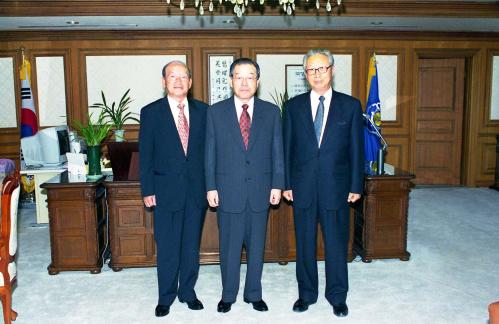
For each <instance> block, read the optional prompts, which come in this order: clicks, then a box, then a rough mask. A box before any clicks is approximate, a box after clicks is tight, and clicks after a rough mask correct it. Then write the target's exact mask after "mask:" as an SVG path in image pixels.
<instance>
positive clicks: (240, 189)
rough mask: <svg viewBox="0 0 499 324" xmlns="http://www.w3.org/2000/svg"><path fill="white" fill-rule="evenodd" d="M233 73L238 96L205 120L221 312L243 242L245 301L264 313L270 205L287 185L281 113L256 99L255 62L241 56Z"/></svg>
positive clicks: (235, 281) (232, 296)
mask: <svg viewBox="0 0 499 324" xmlns="http://www.w3.org/2000/svg"><path fill="white" fill-rule="evenodd" d="M229 75H230V86H231V87H232V90H233V92H234V95H233V96H232V97H231V98H229V99H226V100H224V101H221V102H219V103H216V104H214V105H213V106H211V107H210V108H209V109H208V116H207V121H206V158H205V170H206V171H205V172H206V190H207V199H208V203H209V205H210V206H211V207H213V208H215V207H217V219H218V226H219V239H220V268H221V273H222V287H223V288H222V298H221V300H220V302H219V303H218V306H217V311H218V312H221V313H226V312H228V311H230V309H231V306H232V304H233V303H234V302H235V301H236V298H237V294H238V291H239V274H240V267H241V251H242V247H243V245H244V246H245V248H246V257H247V272H246V282H245V285H244V301H245V302H246V303H251V304H252V306H253V308H254V309H255V310H257V311H261V312H263V311H267V310H268V307H267V304H266V303H265V301H264V300H263V298H262V284H261V278H262V269H263V254H264V247H265V232H266V229H267V216H268V209H269V205H270V204H272V205H277V204H278V203H279V200H280V198H281V189H282V188H283V187H284V160H283V147H282V129H281V116H280V113H279V108H277V106H275V105H273V104H271V103H269V102H266V101H263V100H260V99H258V98H256V97H255V93H256V90H257V88H258V83H259V78H260V67H259V66H258V64H257V63H256V62H254V61H253V60H251V59H248V58H239V59H237V60H235V61H234V62H233V63H232V65H231V66H230V72H229Z"/></svg>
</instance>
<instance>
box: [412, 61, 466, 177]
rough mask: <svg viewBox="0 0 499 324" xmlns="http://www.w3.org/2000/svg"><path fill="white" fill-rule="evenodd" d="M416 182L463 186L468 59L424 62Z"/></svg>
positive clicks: (420, 80)
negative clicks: (466, 64)
mask: <svg viewBox="0 0 499 324" xmlns="http://www.w3.org/2000/svg"><path fill="white" fill-rule="evenodd" d="M418 88H419V89H418V104H417V107H416V136H415V138H416V146H415V147H416V151H415V174H416V179H415V182H416V183H417V184H440V185H458V184H460V183H461V147H462V128H463V126H462V125H463V102H464V58H457V59H420V60H419V70H418Z"/></svg>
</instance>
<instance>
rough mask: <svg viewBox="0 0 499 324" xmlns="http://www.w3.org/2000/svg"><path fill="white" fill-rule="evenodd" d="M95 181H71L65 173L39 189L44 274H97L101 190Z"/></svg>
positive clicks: (102, 226) (102, 235) (102, 237)
mask: <svg viewBox="0 0 499 324" xmlns="http://www.w3.org/2000/svg"><path fill="white" fill-rule="evenodd" d="M102 182H103V178H101V179H99V180H88V181H86V179H81V178H80V179H78V178H76V179H71V177H69V175H68V172H67V171H65V172H63V173H62V174H60V175H57V176H56V177H53V178H51V179H50V180H48V181H46V182H45V183H44V184H42V185H41V187H42V188H44V189H46V190H47V195H48V209H49V221H50V252H51V256H52V262H51V263H50V265H49V266H48V268H47V270H48V273H49V274H51V275H55V274H58V273H59V271H66V270H90V272H91V273H92V274H96V273H100V271H101V268H102V256H103V253H104V249H105V243H106V238H107V237H106V217H105V216H106V213H105V189H104V186H103V185H102Z"/></svg>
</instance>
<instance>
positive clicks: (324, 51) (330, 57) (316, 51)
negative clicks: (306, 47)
mask: <svg viewBox="0 0 499 324" xmlns="http://www.w3.org/2000/svg"><path fill="white" fill-rule="evenodd" d="M317 54H320V55H324V56H325V57H327V60H328V61H329V65H331V66H334V57H333V54H331V52H330V51H329V50H327V49H324V48H314V49H311V50H310V51H308V52H307V54H305V56H303V69H304V70H305V69H306V68H307V60H308V59H309V58H310V57H311V56H314V55H317Z"/></svg>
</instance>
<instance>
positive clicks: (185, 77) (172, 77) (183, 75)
mask: <svg viewBox="0 0 499 324" xmlns="http://www.w3.org/2000/svg"><path fill="white" fill-rule="evenodd" d="M168 78H169V79H170V80H176V79H177V78H180V79H182V80H189V75H188V74H174V73H172V74H170V75H169V76H168Z"/></svg>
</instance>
